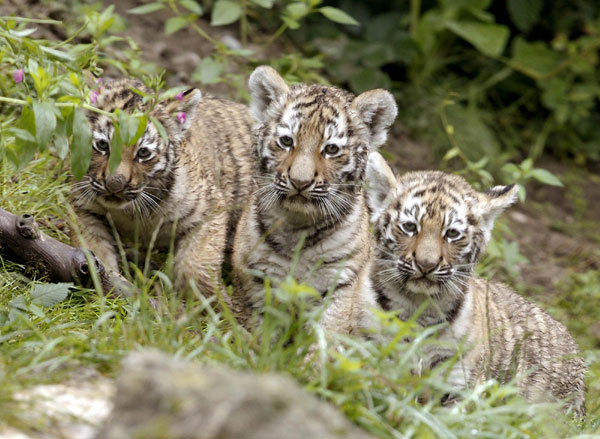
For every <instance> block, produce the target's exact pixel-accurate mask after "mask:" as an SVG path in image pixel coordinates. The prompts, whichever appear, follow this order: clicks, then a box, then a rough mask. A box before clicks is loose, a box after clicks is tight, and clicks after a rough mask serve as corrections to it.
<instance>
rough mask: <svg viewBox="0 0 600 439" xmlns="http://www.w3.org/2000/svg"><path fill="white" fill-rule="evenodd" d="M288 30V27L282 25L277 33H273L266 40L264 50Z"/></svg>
mask: <svg viewBox="0 0 600 439" xmlns="http://www.w3.org/2000/svg"><path fill="white" fill-rule="evenodd" d="M287 28H288V25H287V24H285V23H283V24H282V25H281V26H280V27H279V29H277V31H275V33H274V34H273V35H272V36H271V38H269V39H268V40H267V42H266V43H265V48H267V47H269V46H270V45H271V44H273V42H274V41H275V40H276V39H277V38H279V37H280V36H281V34H283V33H284V32H285V31H286V30H287Z"/></svg>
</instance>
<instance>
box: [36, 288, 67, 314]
mask: <svg viewBox="0 0 600 439" xmlns="http://www.w3.org/2000/svg"><path fill="white" fill-rule="evenodd" d="M72 286H73V284H72V283H57V284H35V285H34V286H33V290H32V291H31V299H32V300H31V303H34V304H36V305H41V306H43V307H46V308H50V307H52V306H54V305H56V304H57V303H60V302H62V301H63V300H65V298H66V297H67V295H68V294H69V288H70V287H72Z"/></svg>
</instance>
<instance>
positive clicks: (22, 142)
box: [15, 107, 38, 169]
mask: <svg viewBox="0 0 600 439" xmlns="http://www.w3.org/2000/svg"><path fill="white" fill-rule="evenodd" d="M17 128H18V129H19V130H22V131H26V132H28V133H29V134H30V135H31V137H33V138H34V141H31V140H30V139H27V138H24V135H17V141H16V146H17V155H16V157H17V158H18V162H17V163H15V164H16V165H17V168H19V169H22V167H23V166H25V165H26V164H27V163H29V161H30V160H31V159H32V158H33V156H34V155H35V153H36V152H37V148H38V145H37V141H35V135H36V132H35V115H34V114H33V110H32V109H31V107H23V111H21V117H20V118H19V121H18V122H17Z"/></svg>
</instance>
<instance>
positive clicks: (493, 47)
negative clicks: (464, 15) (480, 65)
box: [446, 21, 510, 57]
mask: <svg viewBox="0 0 600 439" xmlns="http://www.w3.org/2000/svg"><path fill="white" fill-rule="evenodd" d="M446 27H447V28H448V29H449V30H450V31H452V32H454V33H455V34H456V35H458V36H459V37H461V38H463V39H465V40H466V41H468V42H469V43H471V44H472V45H473V46H475V47H476V48H477V49H478V50H479V51H480V52H482V53H484V54H485V55H488V56H492V57H497V56H500V55H501V54H502V52H503V51H504V48H505V47H506V42H507V41H508V37H509V36H510V31H509V29H508V28H507V27H506V26H502V25H499V24H489V23H477V22H475V21H448V22H447V23H446Z"/></svg>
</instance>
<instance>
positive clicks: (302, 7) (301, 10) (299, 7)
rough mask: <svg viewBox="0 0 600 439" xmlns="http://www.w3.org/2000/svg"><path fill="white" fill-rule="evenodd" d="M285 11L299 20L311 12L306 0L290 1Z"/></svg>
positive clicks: (292, 17) (290, 16) (293, 18)
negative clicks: (302, 0)
mask: <svg viewBox="0 0 600 439" xmlns="http://www.w3.org/2000/svg"><path fill="white" fill-rule="evenodd" d="M285 11H286V12H287V14H288V15H289V18H291V19H292V20H299V19H300V18H302V17H304V16H305V15H306V14H308V13H309V12H310V9H309V7H308V5H307V4H306V3H304V2H295V3H290V4H289V5H287V7H286V8H285Z"/></svg>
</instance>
